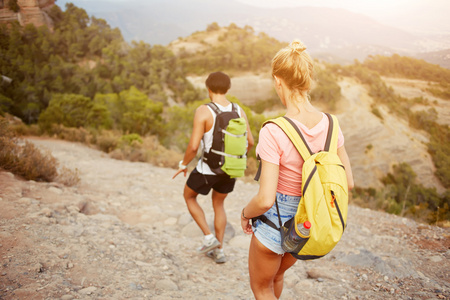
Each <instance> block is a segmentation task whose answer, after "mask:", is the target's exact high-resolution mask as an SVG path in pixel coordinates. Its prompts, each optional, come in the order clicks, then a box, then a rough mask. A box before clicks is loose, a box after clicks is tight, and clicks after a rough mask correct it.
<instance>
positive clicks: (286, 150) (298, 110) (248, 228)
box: [241, 40, 353, 299]
mask: <svg viewBox="0 0 450 300" xmlns="http://www.w3.org/2000/svg"><path fill="white" fill-rule="evenodd" d="M305 50H306V48H305V47H304V45H303V44H302V43H301V42H300V41H299V40H294V41H293V42H292V43H291V44H290V45H289V46H288V47H286V48H283V49H281V50H280V51H279V52H278V53H277V54H276V55H275V57H274V58H273V59H272V76H273V78H274V81H275V82H274V83H275V89H276V91H277V94H278V97H279V98H280V100H281V103H282V104H283V105H284V106H285V107H286V117H288V118H290V119H291V120H293V121H294V123H295V124H296V125H297V126H298V127H299V128H300V130H301V131H302V134H303V135H304V137H305V139H306V141H307V143H308V145H309V146H310V148H311V150H312V151H313V152H314V153H315V152H318V151H320V150H323V149H324V143H325V139H326V136H327V131H328V124H329V121H328V118H327V117H326V115H325V114H324V113H322V112H320V111H318V110H317V109H316V108H314V107H313V106H312V105H311V103H310V102H309V95H308V93H309V91H310V90H311V86H312V81H313V77H312V76H313V61H312V59H311V57H310V56H309V54H308V53H307V52H306V51H305ZM256 152H257V153H258V154H259V156H260V158H261V164H262V168H261V177H260V186H259V191H258V193H257V195H256V196H254V197H253V199H252V200H251V201H250V202H249V203H248V204H247V206H245V207H244V208H243V210H242V214H241V225H242V229H243V231H244V232H245V233H246V234H253V236H252V239H251V243H250V251H249V258H248V267H249V274H250V286H251V289H252V291H253V294H254V296H255V298H256V299H278V298H279V297H280V296H281V292H282V290H283V276H284V273H285V271H286V270H287V269H289V268H290V267H291V266H293V265H294V264H295V262H296V261H297V259H296V258H294V257H293V256H292V255H290V254H286V255H285V252H284V251H283V249H282V248H281V237H280V232H279V231H277V230H275V229H273V228H272V227H270V226H269V225H267V224H265V223H263V222H261V221H260V220H258V221H256V222H255V224H253V226H254V227H252V225H251V224H250V219H251V218H254V217H257V216H259V215H262V214H264V215H265V216H266V217H267V218H268V219H269V220H271V221H272V222H273V223H275V224H278V213H277V210H276V207H275V205H274V203H275V199H277V202H278V205H279V209H280V217H281V221H282V222H283V223H284V222H286V221H287V220H289V219H290V218H292V217H293V216H294V215H295V213H296V211H297V206H298V203H299V201H300V198H301V185H302V175H301V174H302V165H303V159H302V158H301V156H300V154H299V153H298V152H297V150H296V149H295V147H294V145H293V144H292V142H291V141H290V140H289V138H288V137H287V136H286V134H285V133H284V132H283V131H282V130H281V129H280V128H279V127H278V126H277V125H275V124H272V123H269V124H267V125H265V126H264V127H263V128H262V129H261V131H260V135H259V143H258V146H257V148H256ZM338 156H339V157H340V159H341V161H342V163H343V164H344V166H345V170H346V175H347V181H348V185H349V189H351V188H352V187H353V176H352V171H351V166H350V161H349V158H348V155H347V152H346V150H345V147H344V136H343V135H342V132H341V130H340V129H339V137H338Z"/></svg>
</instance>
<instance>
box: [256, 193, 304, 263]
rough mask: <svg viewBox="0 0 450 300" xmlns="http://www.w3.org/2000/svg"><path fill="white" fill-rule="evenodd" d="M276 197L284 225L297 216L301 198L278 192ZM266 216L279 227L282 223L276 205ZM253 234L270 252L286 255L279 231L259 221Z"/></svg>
mask: <svg viewBox="0 0 450 300" xmlns="http://www.w3.org/2000/svg"><path fill="white" fill-rule="evenodd" d="M276 197H277V202H278V208H279V209H280V217H281V224H284V223H285V222H286V221H288V220H289V219H291V218H292V217H294V216H295V213H296V212H297V206H298V203H299V202H300V199H301V196H289V195H283V194H281V193H278V192H277V196H276ZM264 215H265V216H266V217H267V218H268V219H269V220H270V221H272V222H273V223H274V224H275V225H277V227H279V226H280V225H279V224H280V222H279V221H278V213H277V206H276V205H275V203H274V204H273V206H272V207H271V208H270V209H269V210H268V211H266V212H265V213H264ZM253 232H254V234H255V237H256V238H257V239H258V241H260V242H261V243H262V244H263V245H264V246H266V247H267V248H268V249H269V250H271V251H273V252H275V253H277V254H280V255H282V254H284V253H285V251H284V250H283V249H282V248H281V234H280V231H279V230H276V229H274V228H272V227H270V226H269V225H267V224H266V223H263V222H262V221H261V220H257V221H256V222H255V223H254V224H253Z"/></svg>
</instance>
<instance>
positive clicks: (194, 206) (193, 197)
mask: <svg viewBox="0 0 450 300" xmlns="http://www.w3.org/2000/svg"><path fill="white" fill-rule="evenodd" d="M183 196H184V200H185V201H186V205H187V208H188V210H189V212H190V214H191V216H192V218H194V221H195V223H197V225H198V227H200V229H201V231H202V232H203V234H204V235H208V234H210V233H211V230H209V227H208V222H206V218H205V213H204V211H203V209H202V208H201V207H200V205H199V204H198V202H197V196H198V193H196V192H195V191H193V190H192V189H191V188H190V187H188V186H187V185H185V186H184V193H183Z"/></svg>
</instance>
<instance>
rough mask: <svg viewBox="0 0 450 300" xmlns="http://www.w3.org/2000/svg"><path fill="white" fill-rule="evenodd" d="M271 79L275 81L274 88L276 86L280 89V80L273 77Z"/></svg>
mask: <svg viewBox="0 0 450 300" xmlns="http://www.w3.org/2000/svg"><path fill="white" fill-rule="evenodd" d="M273 78H274V79H275V85H276V86H278V87H280V86H281V79H280V78H278V77H277V76H275V75H274V76H273Z"/></svg>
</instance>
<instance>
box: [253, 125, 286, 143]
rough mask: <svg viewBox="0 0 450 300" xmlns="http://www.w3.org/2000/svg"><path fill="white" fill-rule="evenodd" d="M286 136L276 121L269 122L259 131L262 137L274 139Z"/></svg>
mask: <svg viewBox="0 0 450 300" xmlns="http://www.w3.org/2000/svg"><path fill="white" fill-rule="evenodd" d="M284 136H286V135H285V134H284V132H283V130H282V129H281V128H280V127H279V126H278V125H277V124H275V123H272V122H268V123H266V124H264V126H263V127H262V128H261V130H260V131H259V137H260V138H266V139H267V138H268V139H272V140H279V139H280V138H283V137H284Z"/></svg>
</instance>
